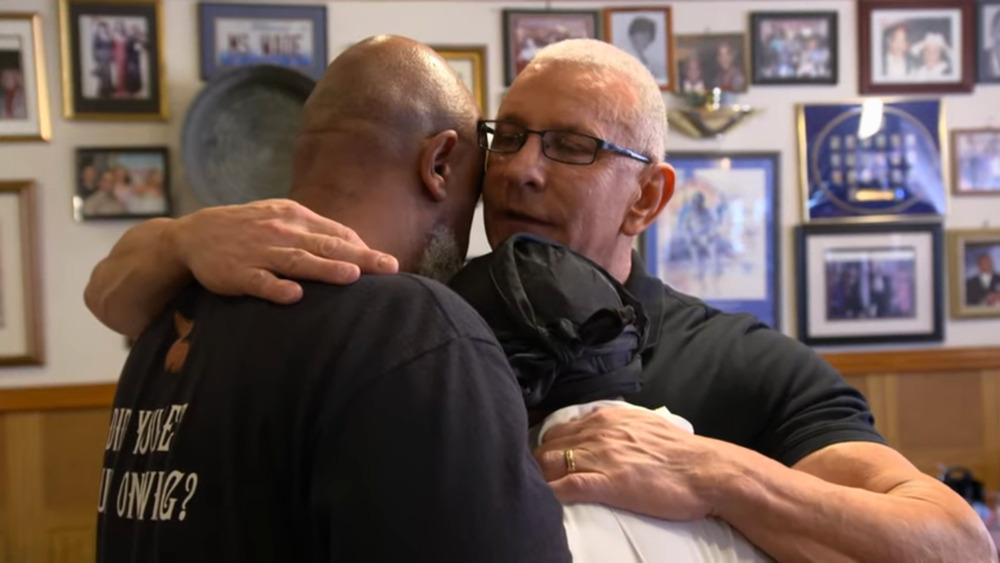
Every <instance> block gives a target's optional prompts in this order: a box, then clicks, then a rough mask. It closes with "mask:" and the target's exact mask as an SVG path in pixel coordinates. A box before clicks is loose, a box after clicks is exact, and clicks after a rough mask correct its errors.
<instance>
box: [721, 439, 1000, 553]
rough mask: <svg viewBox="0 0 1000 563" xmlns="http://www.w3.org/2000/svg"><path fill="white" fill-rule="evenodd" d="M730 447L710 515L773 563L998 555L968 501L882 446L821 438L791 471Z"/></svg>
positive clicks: (761, 457)
mask: <svg viewBox="0 0 1000 563" xmlns="http://www.w3.org/2000/svg"><path fill="white" fill-rule="evenodd" d="M726 446H729V447H731V448H734V449H735V450H742V448H738V447H737V446H731V445H729V444H727V445H726ZM732 455H733V459H732V461H731V462H730V463H729V464H726V465H727V468H726V469H722V470H721V471H722V473H729V478H724V479H723V478H716V479H714V480H713V484H712V486H711V490H712V491H714V495H713V498H714V500H713V502H712V505H714V507H715V513H716V514H717V515H718V516H719V517H721V518H723V519H724V520H726V521H728V522H729V523H730V524H732V525H733V526H734V527H736V528H737V529H739V530H740V531H741V532H742V533H743V534H744V535H745V536H746V537H747V538H748V539H749V540H750V541H752V542H753V543H755V544H756V545H757V546H759V547H760V548H761V549H763V550H764V551H766V552H768V553H769V554H770V555H771V556H772V557H774V558H775V559H777V560H779V561H803V560H809V561H983V562H986V561H996V560H997V554H996V548H995V547H993V545H992V541H991V539H990V538H989V536H988V534H987V532H986V529H985V527H984V526H983V524H982V521H981V520H980V519H979V517H978V515H976V513H975V512H974V511H973V510H972V509H971V507H969V505H968V504H967V503H965V502H964V501H963V500H962V499H961V498H959V497H958V495H956V494H954V493H953V492H952V491H951V490H950V489H948V488H947V487H945V486H944V484H942V483H941V482H939V481H936V480H934V479H933V478H931V477H929V476H927V475H925V474H923V473H921V472H920V471H919V470H917V469H916V468H915V467H913V465H911V464H910V463H909V462H908V461H907V460H906V459H905V458H903V456H901V455H900V454H899V453H897V452H896V451H894V450H892V449H891V448H888V447H886V446H883V445H881V444H875V443H868V442H845V443H841V444H835V445H832V446H828V447H826V448H824V449H822V450H819V451H817V452H815V453H813V454H811V455H809V456H807V457H806V458H804V459H803V460H801V461H800V462H799V463H797V464H796V465H795V466H794V469H788V468H786V467H785V466H783V465H781V464H779V463H777V462H775V461H773V460H771V459H768V458H765V457H763V456H761V455H759V454H756V453H754V452H751V451H749V450H742V451H735V452H733V453H732ZM718 477H721V475H720V476H718ZM710 494H711V493H710Z"/></svg>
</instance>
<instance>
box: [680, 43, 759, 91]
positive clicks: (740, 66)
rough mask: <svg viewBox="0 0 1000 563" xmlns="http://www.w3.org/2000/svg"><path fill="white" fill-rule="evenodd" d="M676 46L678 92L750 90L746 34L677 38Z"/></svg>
mask: <svg viewBox="0 0 1000 563" xmlns="http://www.w3.org/2000/svg"><path fill="white" fill-rule="evenodd" d="M674 45H675V51H676V53H677V55H676V58H675V59H674V61H675V64H676V65H677V91H678V92H681V93H698V92H706V91H709V90H712V89H713V88H719V89H720V90H722V91H723V92H735V93H741V92H746V91H747V86H748V84H749V82H750V79H749V74H748V73H749V71H750V56H749V50H748V49H747V47H746V35H745V34H743V33H721V34H704V35H678V36H677V37H676V38H675V40H674Z"/></svg>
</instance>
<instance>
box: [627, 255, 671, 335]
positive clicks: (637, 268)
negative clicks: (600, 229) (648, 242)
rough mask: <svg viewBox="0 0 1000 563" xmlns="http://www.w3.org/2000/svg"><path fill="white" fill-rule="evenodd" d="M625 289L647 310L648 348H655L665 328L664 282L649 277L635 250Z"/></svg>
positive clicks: (640, 257)
mask: <svg viewBox="0 0 1000 563" xmlns="http://www.w3.org/2000/svg"><path fill="white" fill-rule="evenodd" d="M625 289H626V290H628V292H629V293H631V294H632V296H634V297H635V298H636V299H638V300H639V301H640V302H641V303H642V307H643V309H645V312H646V316H647V317H648V318H649V327H648V331H649V333H648V334H649V336H648V337H647V338H646V348H647V349H649V348H653V347H655V346H656V344H657V343H658V342H659V341H660V329H661V327H662V326H663V312H664V311H663V310H664V303H663V282H662V281H660V279H659V278H656V277H653V276H651V275H649V272H647V271H646V267H645V266H644V265H643V261H642V256H640V255H639V253H638V252H636V251H635V250H633V251H632V270H631V271H630V272H629V274H628V279H627V280H625Z"/></svg>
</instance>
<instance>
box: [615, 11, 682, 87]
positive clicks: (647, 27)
mask: <svg viewBox="0 0 1000 563" xmlns="http://www.w3.org/2000/svg"><path fill="white" fill-rule="evenodd" d="M604 34H605V40H607V42H608V43H611V44H612V45H614V46H616V47H618V48H620V49H622V50H623V51H625V52H627V53H629V54H630V55H632V56H634V57H635V58H637V59H639V62H641V63H642V64H643V66H645V67H646V68H647V69H649V72H650V73H651V74H652V75H653V78H654V79H655V80H656V83H657V85H659V87H660V90H673V89H674V83H675V82H676V67H675V66H674V62H673V61H674V31H673V20H672V18H671V10H670V8H669V7H662V8H659V7H654V6H649V7H642V8H608V9H605V10H604Z"/></svg>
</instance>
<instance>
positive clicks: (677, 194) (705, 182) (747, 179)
mask: <svg viewBox="0 0 1000 563" xmlns="http://www.w3.org/2000/svg"><path fill="white" fill-rule="evenodd" d="M667 160H668V162H669V163H670V164H671V165H672V166H673V167H674V170H675V171H676V174H677V179H676V188H675V190H674V196H673V197H672V198H671V200H670V202H669V203H668V204H667V206H666V207H665V208H664V209H663V211H662V212H661V213H660V215H659V216H658V217H657V219H656V221H655V222H654V223H653V224H651V225H650V226H649V228H647V229H646V231H645V233H643V240H642V249H643V256H644V260H645V263H646V268H647V270H649V272H650V274H652V275H654V276H657V277H659V278H660V279H662V280H663V281H664V283H666V284H667V285H669V286H670V287H672V288H674V289H676V290H677V291H680V292H681V293H686V294H688V295H693V296H695V297H697V298H699V299H701V300H703V301H705V302H706V303H707V304H709V305H711V306H712V307H715V308H717V309H720V310H722V311H726V312H732V313H735V312H741V313H751V314H753V315H755V316H756V317H757V318H759V319H760V320H761V321H763V322H765V323H767V324H768V325H769V326H771V327H772V328H775V329H777V328H778V324H779V319H780V291H779V287H778V276H779V273H780V271H781V267H780V256H781V252H780V246H779V236H780V234H779V232H780V228H779V218H780V215H781V214H780V212H779V208H778V191H779V186H780V182H779V174H780V170H781V166H780V156H779V154H778V153H749V152H748V153H671V154H670V155H668V159H667Z"/></svg>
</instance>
